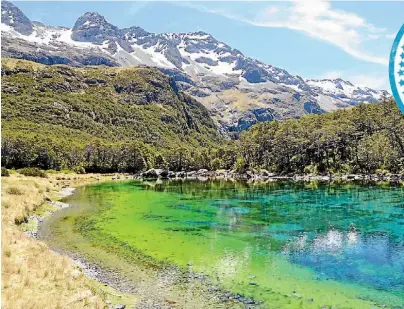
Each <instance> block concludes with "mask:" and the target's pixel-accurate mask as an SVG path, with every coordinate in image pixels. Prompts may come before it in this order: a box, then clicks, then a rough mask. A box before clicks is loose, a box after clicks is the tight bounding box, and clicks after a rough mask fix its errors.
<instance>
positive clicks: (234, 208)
mask: <svg viewBox="0 0 404 309" xmlns="http://www.w3.org/2000/svg"><path fill="white" fill-rule="evenodd" d="M67 201H68V202H70V203H72V204H73V205H75V206H74V207H83V205H86V207H85V208H84V209H85V211H82V212H81V213H80V214H77V213H76V214H75V215H74V218H75V219H74V220H73V221H72V222H74V223H73V224H74V226H75V229H76V230H77V231H78V233H80V234H81V235H82V236H83V238H84V239H86V240H87V241H88V242H89V243H91V244H92V245H94V246H96V245H100V244H103V245H107V246H108V245H109V244H112V243H113V242H114V243H119V244H120V245H123V246H124V247H126V248H130V249H131V250H132V251H133V252H141V253H142V254H144V255H146V256H149V257H152V258H153V259H154V260H156V261H161V262H163V263H168V264H173V265H177V266H179V267H181V268H184V269H188V270H191V271H193V272H196V273H203V274H205V275H207V276H208V277H209V279H210V280H211V281H212V282H215V283H217V284H218V285H220V286H221V287H223V288H225V289H227V290H230V291H232V292H235V293H240V294H243V295H245V296H247V297H252V298H254V300H256V301H259V302H261V303H262V306H263V307H268V308H321V307H323V306H330V308H331V306H334V307H335V308H374V307H378V306H383V305H385V306H388V307H396V308H404V189H403V188H402V187H394V186H376V185H358V184H345V185H342V184H339V185H338V184H333V185H328V184H303V183H270V184H260V185H251V184H246V183H234V182H226V181H207V182H197V181H167V182H163V183H160V184H156V183H154V182H151V183H148V182H145V183H140V182H134V181H129V182H114V183H104V184H98V185H92V186H86V187H84V188H81V189H79V190H77V192H76V194H75V195H73V196H72V197H70V198H68V200H67ZM69 215H70V216H73V214H69V211H67V213H66V216H69ZM64 219H66V217H64ZM62 221H63V219H60V222H62ZM55 226H57V224H56V225H55ZM75 249H76V250H80V246H76V247H75ZM117 254H118V255H119V254H120V252H117ZM325 308H327V307H325Z"/></svg>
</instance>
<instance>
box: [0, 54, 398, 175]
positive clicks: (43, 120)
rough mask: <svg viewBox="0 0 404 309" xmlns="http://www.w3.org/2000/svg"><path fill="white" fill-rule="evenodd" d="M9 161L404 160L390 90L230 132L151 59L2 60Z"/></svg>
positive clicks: (321, 166) (374, 164) (113, 167)
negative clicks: (79, 65) (113, 63)
mask: <svg viewBox="0 0 404 309" xmlns="http://www.w3.org/2000/svg"><path fill="white" fill-rule="evenodd" d="M2 64H3V67H2V165H3V166H5V167H7V168H21V167H26V166H33V167H39V168H41V169H56V170H60V169H65V168H67V169H75V170H77V171H84V170H85V171H86V172H115V171H120V172H139V171H142V170H145V169H148V168H151V167H158V168H169V169H171V170H194V169H200V168H206V169H210V170H216V169H221V168H224V169H235V170H236V171H238V172H245V171H248V170H252V171H259V170H261V169H266V170H268V171H271V172H276V173H281V174H291V173H314V174H323V173H324V174H327V173H374V172H385V171H388V172H394V173H399V172H403V170H404V116H403V115H402V114H401V113H400V111H399V110H398V108H397V106H396V104H395V102H394V101H392V100H387V101H386V102H383V103H382V104H364V105H360V106H358V107H355V108H352V109H349V110H339V111H335V112H333V113H330V114H322V115H312V116H307V117H303V118H301V119H296V120H287V121H284V122H278V121H272V122H266V123H259V124H256V125H255V126H253V127H251V128H250V129H249V130H248V131H246V132H243V133H242V134H241V137H240V140H237V141H230V140H226V139H225V138H224V137H223V136H221V135H220V134H219V133H218V128H217V127H216V125H215V124H214V122H213V121H212V119H211V118H210V117H209V113H208V111H207V110H206V108H205V107H203V105H201V104H200V103H198V102H197V101H195V100H194V99H192V98H191V97H189V96H187V95H186V94H183V93H182V92H181V91H178V89H177V87H176V85H175V83H174V81H172V80H171V79H170V78H169V77H167V76H165V75H163V74H161V73H160V72H159V71H157V70H155V69H151V68H146V67H135V68H106V67H96V68H95V67H87V68H85V69H73V68H69V67H66V66H43V65H39V64H35V63H31V62H27V61H23V60H10V59H6V60H3V61H2Z"/></svg>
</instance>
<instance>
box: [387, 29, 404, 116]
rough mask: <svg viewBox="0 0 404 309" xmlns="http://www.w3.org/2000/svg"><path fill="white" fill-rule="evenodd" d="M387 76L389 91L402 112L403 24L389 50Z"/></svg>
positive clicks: (403, 88)
mask: <svg viewBox="0 0 404 309" xmlns="http://www.w3.org/2000/svg"><path fill="white" fill-rule="evenodd" d="M389 77H390V86H391V91H392V92H393V96H394V99H396V102H397V104H398V107H399V108H400V110H401V112H402V113H404V25H402V26H401V29H400V31H399V32H398V33H397V36H396V39H395V40H394V43H393V47H392V48H391V52H390V64H389Z"/></svg>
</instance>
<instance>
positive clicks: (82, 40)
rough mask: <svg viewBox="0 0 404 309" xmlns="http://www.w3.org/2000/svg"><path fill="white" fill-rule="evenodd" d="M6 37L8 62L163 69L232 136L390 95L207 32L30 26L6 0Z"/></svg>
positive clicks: (93, 24)
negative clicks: (317, 76)
mask: <svg viewBox="0 0 404 309" xmlns="http://www.w3.org/2000/svg"><path fill="white" fill-rule="evenodd" d="M1 32H2V39H3V44H2V52H3V55H5V56H7V57H13V58H23V59H29V60H32V61H36V62H40V63H44V64H58V63H62V64H67V65H71V66H83V65H107V66H133V65H146V66H154V67H157V68H159V69H160V70H161V71H163V72H164V73H165V74H168V75H171V76H173V77H174V79H175V80H176V81H177V84H178V87H179V88H180V89H182V90H183V91H184V92H186V93H188V94H190V95H191V96H193V97H194V98H197V99H198V100H199V101H201V102H202V103H203V104H204V105H205V106H206V107H207V108H208V109H209V111H210V114H211V116H212V117H213V118H214V119H215V120H216V121H217V122H218V123H219V124H220V125H221V127H222V128H223V129H224V130H226V131H240V130H243V129H245V128H248V127H249V126H251V125H252V124H254V123H256V122H258V121H265V120H272V119H280V120H282V119H287V118H299V117H301V116H303V115H305V114H312V113H324V112H329V111H332V110H335V109H339V108H348V107H351V106H354V105H357V104H359V103H360V102H367V103H373V102H377V101H378V100H379V99H380V98H381V97H382V96H387V95H388V93H387V92H386V91H377V90H373V89H370V88H360V87H356V86H354V85H352V84H351V83H349V82H346V81H343V80H340V79H337V80H304V79H303V78H301V77H300V76H294V75H292V74H289V73H288V72H287V71H286V70H283V69H280V68H277V67H274V66H271V65H268V64H265V63H262V62H260V61H258V60H255V59H252V58H250V57H247V56H245V55H243V54H242V53H241V52H240V51H239V50H237V49H234V48H232V47H230V46H228V45H226V44H225V43H223V42H219V41H218V40H216V39H215V38H213V37H212V36H211V35H210V34H208V33H204V32H194V33H161V34H155V33H149V32H147V31H146V30H144V29H142V28H140V27H130V28H125V29H119V28H117V27H116V26H114V25H112V24H110V23H108V21H107V20H106V19H105V18H104V17H103V16H101V15H99V14H98V13H89V12H88V13H85V14H84V15H83V16H81V17H80V18H78V20H77V21H76V23H75V24H74V26H73V28H72V29H67V28H62V27H51V26H45V25H43V24H40V23H37V22H31V21H30V20H29V19H28V18H27V17H26V16H25V15H24V14H23V13H22V12H21V11H20V10H19V9H18V8H16V7H15V6H14V5H13V4H11V3H10V2H7V1H3V2H2V24H1Z"/></svg>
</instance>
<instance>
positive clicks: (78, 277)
mask: <svg viewBox="0 0 404 309" xmlns="http://www.w3.org/2000/svg"><path fill="white" fill-rule="evenodd" d="M56 178H59V179H61V178H63V179H62V180H57V179H56ZM97 178H99V176H95V175H74V174H70V175H68V176H66V174H64V175H63V177H60V175H57V174H52V175H50V176H49V178H40V177H28V176H23V175H20V174H17V173H12V174H11V175H10V176H8V177H2V179H1V183H2V186H1V200H2V231H1V232H2V244H1V247H2V274H1V275H2V287H1V289H2V308H3V309H19V308H21V309H22V308H24V309H36V308H38V309H42V308H106V307H107V305H106V301H108V299H109V298H111V300H109V301H108V302H112V303H114V301H115V299H117V300H119V299H120V298H124V296H122V294H120V293H119V292H117V291H114V292H112V289H108V290H107V287H104V288H103V289H101V288H100V284H98V283H96V282H94V281H93V280H89V279H88V278H86V277H85V276H84V274H83V273H82V272H81V270H80V269H79V268H77V267H76V266H74V265H73V262H72V261H71V260H70V259H69V258H67V257H64V256H61V255H59V254H57V253H55V252H53V251H51V250H50V249H49V248H48V247H47V246H46V244H44V243H42V242H39V241H36V240H34V239H32V238H29V237H28V236H27V235H26V234H25V233H24V232H23V228H22V227H21V226H19V225H20V224H21V223H23V222H26V221H27V218H28V216H29V215H30V214H44V213H45V212H46V211H47V210H51V206H50V205H49V203H47V202H46V201H48V200H49V199H52V200H56V199H58V198H59V194H58V192H59V190H60V188H61V187H64V186H79V185H82V184H86V183H90V182H93V181H96V179H97ZM117 295H118V296H117ZM128 297H129V296H128ZM131 297H132V298H131V302H133V301H134V300H133V299H134V298H133V296H131ZM129 303H130V302H129Z"/></svg>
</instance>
